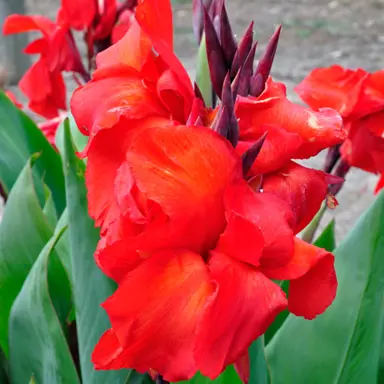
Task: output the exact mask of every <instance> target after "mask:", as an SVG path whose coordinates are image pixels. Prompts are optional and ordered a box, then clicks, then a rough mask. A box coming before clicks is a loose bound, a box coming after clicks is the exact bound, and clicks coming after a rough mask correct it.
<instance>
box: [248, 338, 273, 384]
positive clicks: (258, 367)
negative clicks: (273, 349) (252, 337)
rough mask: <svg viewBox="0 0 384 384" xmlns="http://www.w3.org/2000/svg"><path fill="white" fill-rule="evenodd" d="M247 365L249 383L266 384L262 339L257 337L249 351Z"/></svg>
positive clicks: (267, 376) (265, 363)
mask: <svg viewBox="0 0 384 384" xmlns="http://www.w3.org/2000/svg"><path fill="white" fill-rule="evenodd" d="M249 363H250V368H251V374H250V376H249V383H257V384H268V383H269V372H268V365H267V361H266V359H265V351H264V338H263V337H259V338H258V339H257V340H256V341H255V342H254V343H253V344H252V345H251V347H250V349H249Z"/></svg>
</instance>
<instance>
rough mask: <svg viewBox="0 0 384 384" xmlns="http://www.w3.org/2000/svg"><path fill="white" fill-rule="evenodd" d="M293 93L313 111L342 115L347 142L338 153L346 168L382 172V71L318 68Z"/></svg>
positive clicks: (383, 91)
mask: <svg viewBox="0 0 384 384" xmlns="http://www.w3.org/2000/svg"><path fill="white" fill-rule="evenodd" d="M296 91H297V93H298V94H299V95H300V97H301V98H302V99H303V100H304V101H305V102H306V103H307V104H308V105H309V106H310V107H312V108H313V109H315V110H317V109H319V108H323V107H331V108H334V109H336V110H337V111H338V112H339V113H340V114H341V115H342V117H343V120H344V124H345V126H346V128H347V130H348V138H347V139H346V140H345V142H344V144H343V145H342V146H341V148H340V152H341V156H342V158H343V159H344V160H345V161H346V162H347V163H348V164H349V165H351V166H354V167H357V168H361V169H363V170H365V171H368V172H373V173H382V172H384V70H382V71H378V72H375V73H373V74H370V73H368V72H366V71H364V70H362V69H357V70H356V71H354V70H351V69H344V68H342V67H340V66H336V65H334V66H331V67H329V68H318V69H316V70H314V71H312V72H311V73H310V74H309V76H308V77H307V78H305V79H304V80H303V82H302V83H300V84H299V85H298V86H297V87H296Z"/></svg>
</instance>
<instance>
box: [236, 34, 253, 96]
mask: <svg viewBox="0 0 384 384" xmlns="http://www.w3.org/2000/svg"><path fill="white" fill-rule="evenodd" d="M256 47H257V42H255V44H254V45H253V46H252V48H251V50H250V51H249V53H248V56H247V58H246V59H245V62H244V65H243V66H242V67H241V69H240V71H239V73H240V76H239V85H238V87H237V94H238V95H240V96H248V93H249V89H250V82H251V77H252V74H253V62H254V61H255V54H256ZM236 77H237V76H236Z"/></svg>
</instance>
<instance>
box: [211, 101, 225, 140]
mask: <svg viewBox="0 0 384 384" xmlns="http://www.w3.org/2000/svg"><path fill="white" fill-rule="evenodd" d="M228 125H229V117H228V111H227V107H226V106H224V105H220V108H219V111H218V112H217V114H216V116H215V119H214V120H213V122H212V126H211V128H212V130H213V131H215V132H217V133H218V134H219V135H220V136H223V137H225V138H227V136H228Z"/></svg>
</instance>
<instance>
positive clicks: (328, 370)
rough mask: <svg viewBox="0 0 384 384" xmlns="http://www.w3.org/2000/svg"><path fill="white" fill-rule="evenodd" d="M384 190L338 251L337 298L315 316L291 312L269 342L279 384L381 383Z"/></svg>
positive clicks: (273, 372)
mask: <svg viewBox="0 0 384 384" xmlns="http://www.w3.org/2000/svg"><path fill="white" fill-rule="evenodd" d="M383 255H384V193H381V194H380V195H379V196H378V197H377V199H376V201H375V203H374V205H373V206H372V207H371V208H370V209H369V210H368V212H366V213H365V214H364V215H363V216H362V217H361V218H360V220H359V221H358V223H357V224H356V226H355V227H354V228H353V230H352V231H351V232H350V234H349V235H348V236H347V238H346V239H345V240H344V241H343V242H342V244H341V245H340V246H339V247H338V248H337V249H336V251H335V256H336V272H337V276H338V282H339V288H338V292H337V297H336V299H335V301H334V303H333V304H332V306H331V307H330V308H329V309H327V311H326V312H325V313H324V314H323V315H321V316H318V317H317V318H316V319H315V320H311V321H308V320H304V319H302V318H299V317H295V316H293V315H290V316H289V317H288V319H287V320H286V322H285V323H284V325H283V327H282V328H281V329H280V330H279V331H278V333H277V334H276V335H275V337H274V338H273V339H272V341H271V343H270V344H269V345H268V346H267V358H268V363H269V367H270V371H271V379H272V382H273V383H274V384H280V383H284V384H290V383H294V384H301V383H303V384H304V383H305V384H307V383H313V384H323V383H332V384H336V383H337V384H339V383H345V384H347V383H353V384H354V383H376V382H377V376H378V363H379V356H380V342H381V335H382V324H383V320H384V306H383V289H384V257H383Z"/></svg>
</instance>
